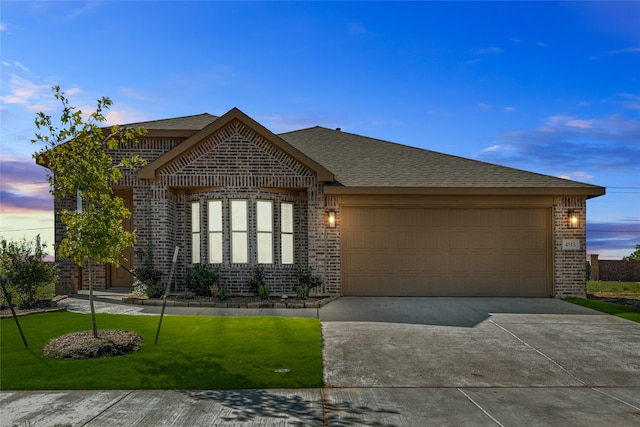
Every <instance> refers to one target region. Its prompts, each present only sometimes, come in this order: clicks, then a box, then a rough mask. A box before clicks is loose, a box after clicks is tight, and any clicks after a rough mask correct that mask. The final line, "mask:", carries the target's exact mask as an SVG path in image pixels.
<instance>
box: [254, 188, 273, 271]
mask: <svg viewBox="0 0 640 427" xmlns="http://www.w3.org/2000/svg"><path fill="white" fill-rule="evenodd" d="M256 220H257V221H256V232H257V242H258V264H271V263H273V202H272V201H270V200H258V201H257V202H256Z"/></svg>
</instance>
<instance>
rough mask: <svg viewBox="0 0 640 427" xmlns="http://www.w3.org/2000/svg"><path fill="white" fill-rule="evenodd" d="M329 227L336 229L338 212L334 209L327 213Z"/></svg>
mask: <svg viewBox="0 0 640 427" xmlns="http://www.w3.org/2000/svg"><path fill="white" fill-rule="evenodd" d="M327 227H329V228H336V211H334V210H333V209H332V210H330V211H328V212H327Z"/></svg>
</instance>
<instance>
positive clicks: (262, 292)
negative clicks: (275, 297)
mask: <svg viewBox="0 0 640 427" xmlns="http://www.w3.org/2000/svg"><path fill="white" fill-rule="evenodd" d="M269 294H271V289H269V286H268V285H267V284H266V283H265V284H262V285H260V287H259V288H258V296H259V297H260V299H268V298H269Z"/></svg>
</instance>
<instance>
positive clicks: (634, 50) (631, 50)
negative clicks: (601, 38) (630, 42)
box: [607, 47, 640, 55]
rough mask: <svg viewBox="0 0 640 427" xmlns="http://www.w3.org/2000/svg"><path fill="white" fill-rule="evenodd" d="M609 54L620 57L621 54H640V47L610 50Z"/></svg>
mask: <svg viewBox="0 0 640 427" xmlns="http://www.w3.org/2000/svg"><path fill="white" fill-rule="evenodd" d="M607 53H608V54H609V55H618V54H621V53H640V47H627V48H624V49H616V50H610V51H608V52H607Z"/></svg>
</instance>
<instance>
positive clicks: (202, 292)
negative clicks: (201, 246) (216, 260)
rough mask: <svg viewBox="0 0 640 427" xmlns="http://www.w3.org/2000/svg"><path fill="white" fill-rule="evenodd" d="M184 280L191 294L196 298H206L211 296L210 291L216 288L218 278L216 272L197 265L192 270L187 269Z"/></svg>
mask: <svg viewBox="0 0 640 427" xmlns="http://www.w3.org/2000/svg"><path fill="white" fill-rule="evenodd" d="M184 280H185V282H186V284H187V288H188V289H189V290H190V291H191V292H193V293H194V294H196V295H198V296H202V297H208V296H211V295H212V290H213V289H214V288H217V287H218V282H219V280H220V277H219V276H218V273H217V272H216V271H214V270H211V269H210V268H208V267H207V266H206V265H203V264H200V263H198V264H195V265H194V266H193V268H188V269H187V271H186V272H185V274H184Z"/></svg>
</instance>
